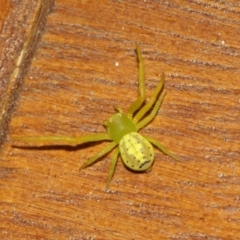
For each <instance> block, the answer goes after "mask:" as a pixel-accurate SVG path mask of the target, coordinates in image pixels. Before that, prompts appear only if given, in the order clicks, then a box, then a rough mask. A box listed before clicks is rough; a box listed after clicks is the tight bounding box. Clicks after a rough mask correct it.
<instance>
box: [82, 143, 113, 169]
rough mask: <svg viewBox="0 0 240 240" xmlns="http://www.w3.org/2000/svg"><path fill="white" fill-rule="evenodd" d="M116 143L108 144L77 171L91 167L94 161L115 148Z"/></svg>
mask: <svg viewBox="0 0 240 240" xmlns="http://www.w3.org/2000/svg"><path fill="white" fill-rule="evenodd" d="M116 145H117V143H115V142H111V143H110V144H108V145H107V146H106V147H105V148H104V149H103V150H102V151H101V152H99V153H97V154H95V155H94V156H92V157H90V158H89V159H88V161H87V162H85V163H84V164H83V165H82V166H81V167H80V168H79V171H81V170H82V169H84V168H86V167H88V166H89V165H92V164H93V163H94V162H95V161H97V160H98V159H99V158H100V157H102V156H104V155H105V154H107V153H108V152H110V151H111V150H112V149H113V148H114V147H116Z"/></svg>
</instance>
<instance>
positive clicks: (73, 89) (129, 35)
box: [0, 0, 240, 239]
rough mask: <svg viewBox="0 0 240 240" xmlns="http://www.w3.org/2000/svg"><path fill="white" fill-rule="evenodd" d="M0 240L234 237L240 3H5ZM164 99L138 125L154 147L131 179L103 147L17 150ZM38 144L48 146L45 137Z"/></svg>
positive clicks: (238, 198)
mask: <svg viewBox="0 0 240 240" xmlns="http://www.w3.org/2000/svg"><path fill="white" fill-rule="evenodd" d="M0 7H1V13H2V14H1V17H0V21H1V22H0V29H1V38H0V46H1V48H0V51H1V52H0V62H1V69H0V77H1V80H0V98H1V101H0V110H1V113H0V114H1V122H0V123H1V126H0V130H1V132H0V133H1V135H0V136H1V143H3V144H2V147H1V153H0V161H1V164H0V191H1V192H0V194H1V200H0V211H1V215H0V218H1V222H0V238H1V239H240V233H239V232H240V225H239V223H240V162H239V158H240V150H239V149H240V148H239V147H240V127H239V123H240V113H239V110H240V76H239V72H240V69H239V66H240V47H239V46H240V45H239V40H240V37H239V36H240V35H239V34H240V30H239V29H240V4H239V3H238V1H236V0H231V1H230V0H227V1H210V0H199V1H195V0H169V1H147V0H146V1H120V0H119V1H93V0H92V1H87V0H85V1H84V0H83V1H79V0H69V1H64V0H56V1H54V2H53V1H47V0H42V1H27V0H23V1H14V0H11V1H7V0H3V1H1V3H0ZM135 42H138V43H139V44H140V46H141V49H142V52H143V57H144V60H145V76H146V88H147V92H146V93H147V99H149V97H150V96H151V94H152V91H153V89H154V87H155V86H156V84H157V83H158V81H159V79H160V75H161V73H162V72H163V71H164V72H165V74H166V83H165V89H166V90H167V95H166V97H165V99H164V102H163V104H162V107H161V109H160V111H159V112H158V115H157V117H156V118H155V119H154V121H152V122H151V124H149V125H148V126H147V127H145V128H144V129H143V130H141V132H142V133H144V134H147V135H149V136H152V137H154V138H157V139H158V140H159V141H160V142H161V143H162V144H164V145H165V146H166V147H168V148H169V149H170V150H171V151H172V152H174V153H175V154H176V155H177V156H179V158H180V160H181V161H180V162H176V161H174V160H173V159H171V158H169V157H168V156H165V155H164V154H162V153H161V152H159V151H158V150H156V157H155V163H154V166H153V169H152V171H151V172H150V173H148V174H144V173H143V174H136V173H133V172H130V171H128V170H127V169H126V168H124V166H123V164H122V162H121V161H120V159H119V161H118V165H117V169H116V172H115V175H114V178H113V181H112V184H111V188H110V190H109V191H106V190H105V186H106V179H107V174H108V170H109V166H110V159H111V154H108V155H107V156H106V157H104V158H102V160H101V161H99V162H98V163H96V164H94V165H92V166H91V167H89V168H87V169H85V170H83V171H82V172H81V173H79V171H78V169H79V167H80V166H81V165H82V164H83V163H84V162H85V161H86V160H87V158H88V157H89V156H92V155H94V154H95V153H97V152H98V151H100V150H101V149H102V148H103V147H104V146H105V145H106V144H105V143H101V144H90V145H85V146H82V147H81V146H80V147H73V148H70V147H42V148H32V149H22V148H14V147H13V146H12V145H13V144H14V142H13V141H12V140H11V136H12V135H15V136H44V135H66V136H77V135H84V134H88V133H91V132H92V133H94V132H103V131H105V129H104V127H103V126H102V123H103V121H104V120H106V119H108V118H109V117H110V116H111V115H112V114H114V113H115V110H114V108H113V106H114V105H119V106H120V107H121V108H123V109H124V110H126V109H127V106H129V104H130V103H131V102H132V101H133V100H134V99H136V98H137V96H138V84H137V58H136V52H135ZM39 144H41V143H39Z"/></svg>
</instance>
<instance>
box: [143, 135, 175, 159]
mask: <svg viewBox="0 0 240 240" xmlns="http://www.w3.org/2000/svg"><path fill="white" fill-rule="evenodd" d="M144 138H146V139H147V140H148V141H149V142H151V143H152V144H153V145H154V146H156V147H157V148H158V149H159V150H161V151H162V152H163V153H165V154H166V155H168V156H169V157H171V158H173V159H175V160H177V161H179V159H178V157H176V156H175V155H174V154H173V153H171V152H170V151H169V150H168V149H167V148H166V147H164V146H163V145H162V144H161V143H160V142H159V141H158V140H156V139H155V138H151V137H146V136H144Z"/></svg>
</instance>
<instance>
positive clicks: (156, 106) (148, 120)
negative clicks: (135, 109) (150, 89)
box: [137, 91, 167, 130]
mask: <svg viewBox="0 0 240 240" xmlns="http://www.w3.org/2000/svg"><path fill="white" fill-rule="evenodd" d="M166 93H167V92H166V91H162V93H161V95H160V97H159V99H158V100H157V102H156V103H155V106H154V107H153V109H152V111H151V112H150V114H149V115H148V116H147V117H145V118H144V119H143V120H141V121H140V122H139V123H138V124H137V130H139V129H140V128H142V127H144V126H146V125H147V124H148V123H149V122H150V121H152V120H153V118H154V117H155V116H156V114H157V112H158V109H159V107H160V105H161V103H162V101H163V98H164V96H165V95H166ZM141 111H142V110H141Z"/></svg>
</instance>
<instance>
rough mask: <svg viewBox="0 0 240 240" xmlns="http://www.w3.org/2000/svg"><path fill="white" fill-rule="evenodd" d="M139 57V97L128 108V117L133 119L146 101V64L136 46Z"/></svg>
mask: <svg viewBox="0 0 240 240" xmlns="http://www.w3.org/2000/svg"><path fill="white" fill-rule="evenodd" d="M136 49H137V56H138V89H139V95H140V96H139V97H138V98H137V100H136V101H134V102H133V103H132V104H131V105H130V107H129V108H128V111H127V113H128V117H129V118H132V115H133V113H134V112H136V111H137V110H138V109H139V108H140V107H141V106H142V104H143V102H144V100H145V95H146V94H145V92H146V91H145V82H144V62H143V58H142V53H141V50H140V47H139V46H138V44H136Z"/></svg>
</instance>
